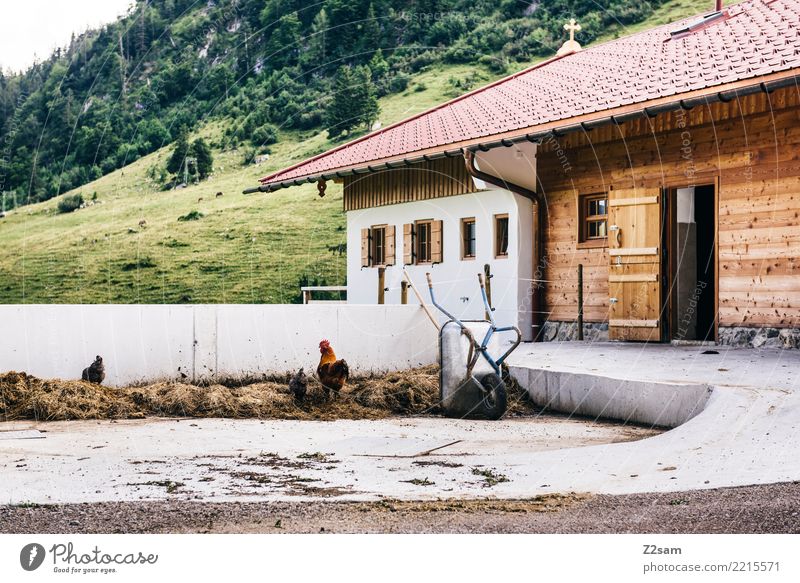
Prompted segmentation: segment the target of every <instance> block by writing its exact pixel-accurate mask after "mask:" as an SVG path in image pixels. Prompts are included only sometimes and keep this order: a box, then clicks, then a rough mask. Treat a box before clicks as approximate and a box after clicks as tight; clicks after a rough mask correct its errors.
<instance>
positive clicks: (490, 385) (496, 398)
mask: <svg viewBox="0 0 800 583" xmlns="http://www.w3.org/2000/svg"><path fill="white" fill-rule="evenodd" d="M481 386H482V387H483V392H484V396H483V399H481V405H480V409H481V415H482V416H483V417H485V418H486V419H492V420H495V419H500V417H502V416H503V415H504V414H505V412H506V407H507V406H508V399H507V395H506V385H505V383H504V382H503V379H501V378H500V377H499V376H498V375H496V374H495V373H490V374H487V375H484V376H483V377H481Z"/></svg>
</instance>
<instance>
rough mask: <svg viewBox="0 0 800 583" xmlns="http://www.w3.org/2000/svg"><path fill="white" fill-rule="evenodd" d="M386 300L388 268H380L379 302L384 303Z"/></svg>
mask: <svg viewBox="0 0 800 583" xmlns="http://www.w3.org/2000/svg"><path fill="white" fill-rule="evenodd" d="M385 301H386V268H385V267H379V268H378V303H379V304H383V303H385Z"/></svg>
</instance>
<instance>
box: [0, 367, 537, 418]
mask: <svg viewBox="0 0 800 583" xmlns="http://www.w3.org/2000/svg"><path fill="white" fill-rule="evenodd" d="M509 389H510V394H509V405H510V407H509V412H510V413H511V414H521V413H526V412H528V413H529V412H530V411H531V406H530V404H529V403H528V402H527V400H525V399H523V398H521V395H522V393H521V392H520V391H519V389H518V388H515V387H513V386H510V387H509ZM438 403H439V369H438V366H435V365H433V366H427V367H422V368H417V369H410V370H405V371H399V372H392V373H388V374H383V375H380V376H368V377H357V378H351V379H350V381H348V384H347V386H346V387H345V388H344V390H343V391H342V393H341V394H340V395H339V396H338V397H333V398H332V399H331V400H329V401H328V400H326V399H325V397H324V396H323V391H322V387H321V385H320V384H319V381H318V380H317V379H315V378H313V377H309V378H308V394H307V396H306V398H305V399H304V400H303V402H301V403H298V402H296V401H295V399H294V397H293V396H292V394H291V393H290V392H289V388H288V382H284V381H279V380H278V379H276V378H273V379H269V380H265V381H261V382H254V383H249V384H245V385H240V386H236V385H229V386H226V385H219V384H215V385H209V386H196V385H192V384H186V383H180V382H161V383H155V384H151V385H146V386H141V387H126V388H121V389H113V388H108V387H103V386H98V385H93V384H91V383H87V382H83V381H66V380H59V379H50V380H43V379H39V378H36V377H33V376H30V375H27V374H26V373H24V372H9V373H6V374H2V375H0V420H5V421H14V420H21V419H35V420H44V421H64V420H77V419H136V418H142V417H145V416H162V417H225V418H234V419H244V418H259V419H320V420H334V419H380V418H384V417H389V416H392V415H421V414H435V413H438Z"/></svg>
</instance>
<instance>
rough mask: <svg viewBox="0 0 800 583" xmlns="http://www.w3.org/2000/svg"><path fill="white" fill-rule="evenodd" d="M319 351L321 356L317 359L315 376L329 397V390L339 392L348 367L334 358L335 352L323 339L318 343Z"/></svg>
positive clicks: (348, 374) (347, 372) (345, 363)
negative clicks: (317, 364)
mask: <svg viewBox="0 0 800 583" xmlns="http://www.w3.org/2000/svg"><path fill="white" fill-rule="evenodd" d="M319 351H320V353H321V354H322V356H321V357H320V359H319V366H318V367H317V376H319V380H320V382H321V383H322V387H323V388H324V389H325V395H326V396H327V397H328V398H330V396H331V391H333V392H334V393H336V394H337V395H338V394H339V391H341V390H342V387H344V385H345V383H346V382H347V377H349V376H350V369H349V368H348V366H347V362H345V361H344V360H343V359H342V360H336V354H334V352H333V348H331V343H330V342H328V341H327V340H323V341H322V342H320V343H319Z"/></svg>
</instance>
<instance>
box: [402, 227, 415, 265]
mask: <svg viewBox="0 0 800 583" xmlns="http://www.w3.org/2000/svg"><path fill="white" fill-rule="evenodd" d="M413 250H414V225H413V224H411V223H406V224H405V225H403V265H411V264H412V263H414V254H413Z"/></svg>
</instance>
